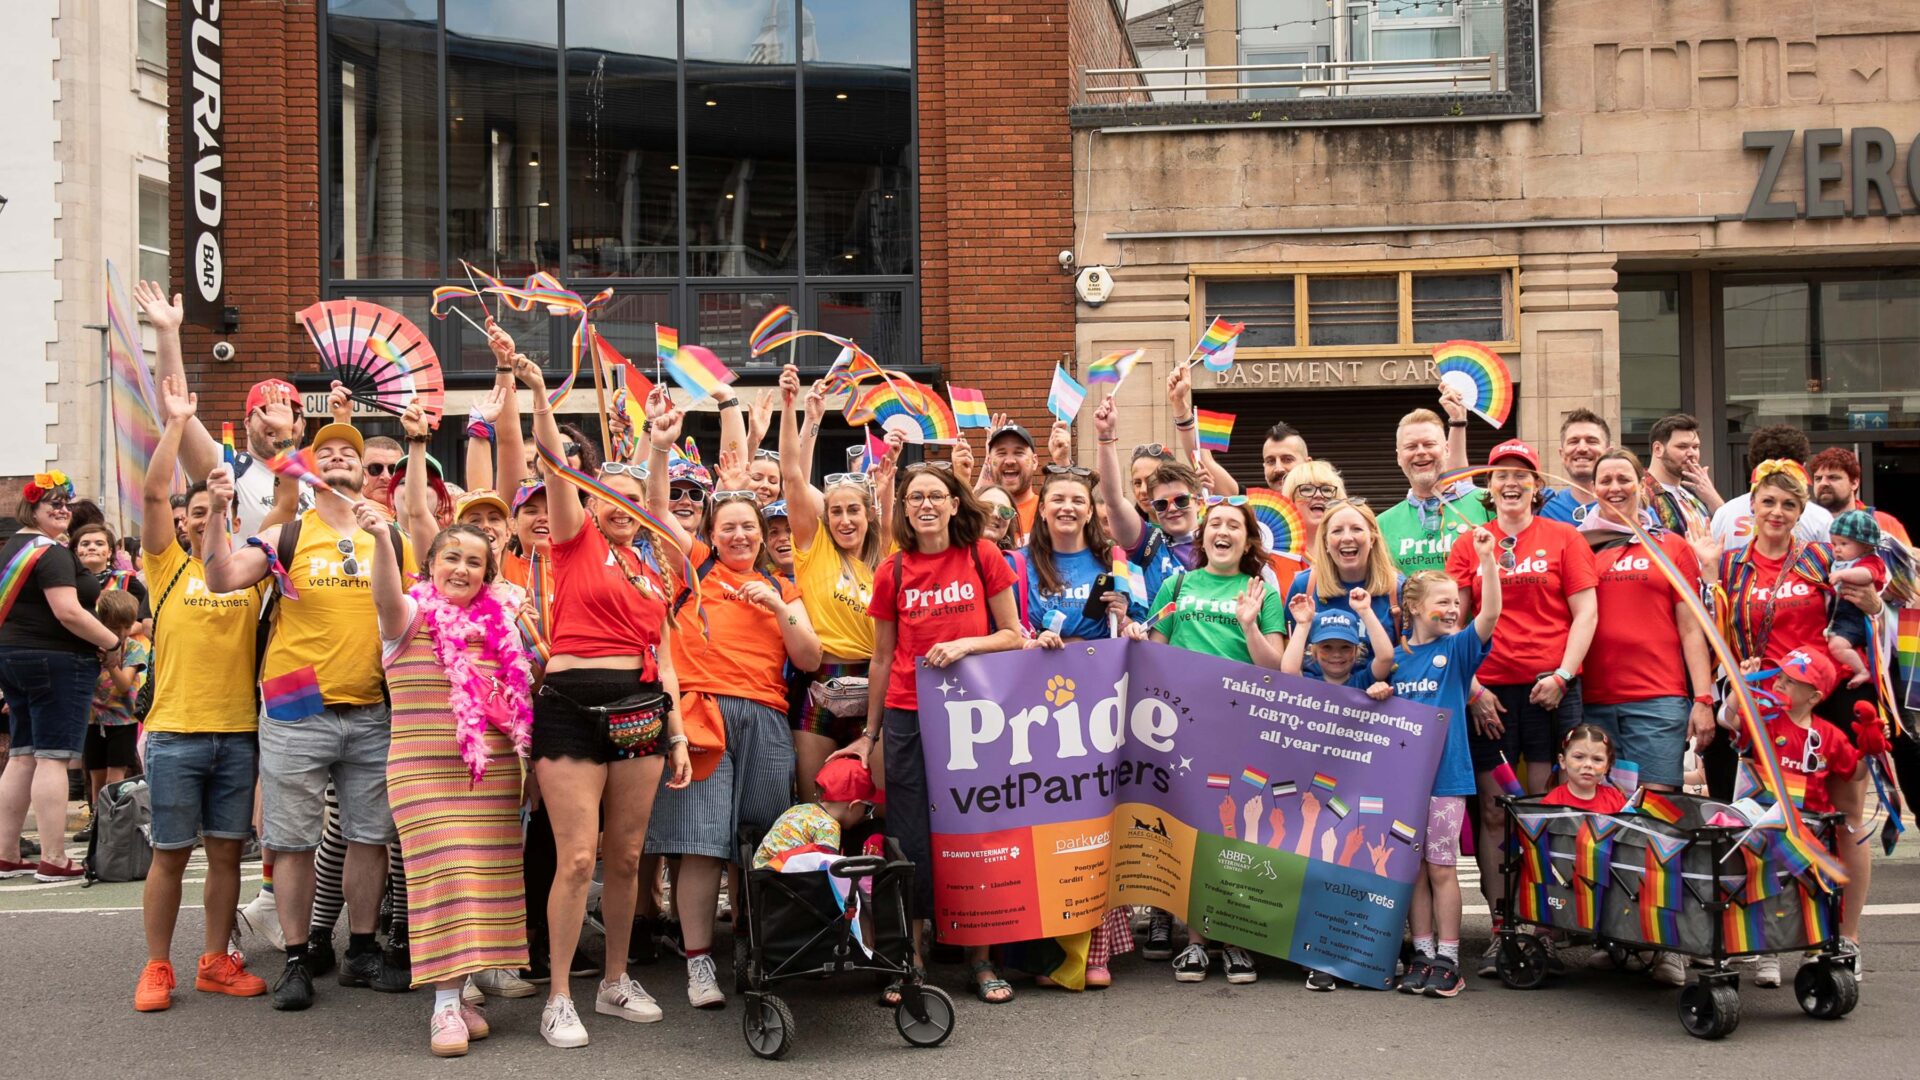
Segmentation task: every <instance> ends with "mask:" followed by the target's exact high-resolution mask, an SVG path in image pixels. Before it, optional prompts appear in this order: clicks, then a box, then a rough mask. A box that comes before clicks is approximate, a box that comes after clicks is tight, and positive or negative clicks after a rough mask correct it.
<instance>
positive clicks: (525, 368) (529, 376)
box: [509, 339, 547, 410]
mask: <svg viewBox="0 0 1920 1080" xmlns="http://www.w3.org/2000/svg"><path fill="white" fill-rule="evenodd" d="M509 344H511V339H509ZM512 366H513V377H514V378H515V379H516V380H518V381H519V383H520V385H521V386H524V387H526V388H527V389H529V390H531V391H533V393H534V395H535V396H536V397H537V398H539V399H541V400H545V398H546V396H547V373H546V372H544V371H541V370H540V365H539V364H536V363H534V362H533V361H531V360H529V359H527V358H526V356H525V355H524V354H522V353H514V354H513V361H512ZM540 404H541V402H540V401H535V402H534V403H533V407H534V408H535V409H536V410H538V409H539V408H540Z"/></svg>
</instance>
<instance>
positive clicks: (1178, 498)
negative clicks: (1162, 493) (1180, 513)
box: [1147, 495, 1193, 514]
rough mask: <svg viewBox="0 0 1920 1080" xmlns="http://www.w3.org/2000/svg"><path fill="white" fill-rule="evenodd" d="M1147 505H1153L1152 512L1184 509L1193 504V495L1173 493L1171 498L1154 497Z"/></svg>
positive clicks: (1161, 512)
mask: <svg viewBox="0 0 1920 1080" xmlns="http://www.w3.org/2000/svg"><path fill="white" fill-rule="evenodd" d="M1147 505H1148V506H1151V507H1153V512H1154V513H1156V514H1164V513H1166V512H1167V511H1169V510H1185V509H1186V508H1187V507H1189V506H1192V505H1193V496H1191V495H1175V496H1174V497H1173V498H1171V499H1154V500H1153V501H1151V502H1149V503H1147Z"/></svg>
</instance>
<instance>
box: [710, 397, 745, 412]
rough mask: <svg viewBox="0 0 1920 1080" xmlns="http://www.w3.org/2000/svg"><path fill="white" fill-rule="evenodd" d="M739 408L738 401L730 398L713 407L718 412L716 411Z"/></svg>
mask: <svg viewBox="0 0 1920 1080" xmlns="http://www.w3.org/2000/svg"><path fill="white" fill-rule="evenodd" d="M739 407H740V399H739V398H737V397H730V398H728V399H727V400H725V401H723V402H721V403H720V404H718V405H715V406H714V409H715V410H716V411H718V410H725V409H737V408H739Z"/></svg>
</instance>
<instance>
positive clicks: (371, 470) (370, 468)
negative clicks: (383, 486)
mask: <svg viewBox="0 0 1920 1080" xmlns="http://www.w3.org/2000/svg"><path fill="white" fill-rule="evenodd" d="M362 468H364V469H366V471H367V475H368V476H386V475H387V474H388V473H397V472H399V471H400V466H399V465H398V464H394V465H389V464H387V463H386V462H384V461H369V462H367V463H366V464H365V465H364V466H362Z"/></svg>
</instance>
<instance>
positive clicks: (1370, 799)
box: [1360, 795, 1387, 814]
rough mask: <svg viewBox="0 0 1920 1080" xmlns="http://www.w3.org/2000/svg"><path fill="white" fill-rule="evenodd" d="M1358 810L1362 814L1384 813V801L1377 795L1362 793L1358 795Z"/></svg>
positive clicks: (1385, 807)
mask: <svg viewBox="0 0 1920 1080" xmlns="http://www.w3.org/2000/svg"><path fill="white" fill-rule="evenodd" d="M1360 812H1361V813H1363V814H1384V813H1386V812H1387V804H1386V801H1385V800H1383V799H1382V798H1380V796H1378V795H1362V796H1360Z"/></svg>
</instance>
